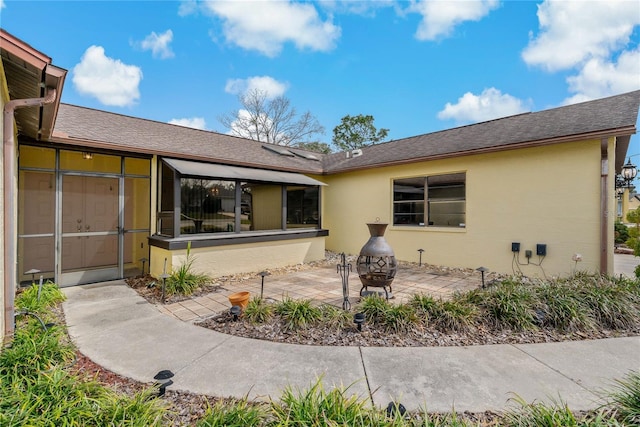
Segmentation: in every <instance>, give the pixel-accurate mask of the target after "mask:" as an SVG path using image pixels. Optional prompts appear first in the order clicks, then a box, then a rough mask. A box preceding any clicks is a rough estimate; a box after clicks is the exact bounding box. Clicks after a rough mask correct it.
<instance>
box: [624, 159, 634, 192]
mask: <svg viewBox="0 0 640 427" xmlns="http://www.w3.org/2000/svg"><path fill="white" fill-rule="evenodd" d="M621 175H622V178H624V180H625V181H626V183H627V185H628V186H631V185H630V184H631V181H633V180H634V179H635V177H636V175H638V169H636V166H635V165H634V164H633V163H631V158H628V159H627V163H625V165H624V166H622V173H621Z"/></svg>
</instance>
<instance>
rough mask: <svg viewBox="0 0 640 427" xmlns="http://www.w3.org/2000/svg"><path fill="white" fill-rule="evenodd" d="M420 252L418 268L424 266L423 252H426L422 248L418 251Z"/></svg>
mask: <svg viewBox="0 0 640 427" xmlns="http://www.w3.org/2000/svg"><path fill="white" fill-rule="evenodd" d="M418 252H420V262H419V263H418V266H419V267H421V266H422V252H424V249H422V248H420V249H418Z"/></svg>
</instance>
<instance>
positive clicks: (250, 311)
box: [243, 297, 273, 323]
mask: <svg viewBox="0 0 640 427" xmlns="http://www.w3.org/2000/svg"><path fill="white" fill-rule="evenodd" d="M243 315H244V317H245V318H246V319H247V320H248V321H250V322H252V323H264V322H266V321H267V320H269V319H270V318H271V316H272V315H273V306H272V305H271V304H269V303H267V302H266V301H265V300H264V299H262V298H259V297H253V298H251V299H250V300H249V303H248V304H247V308H245V309H244V313H243Z"/></svg>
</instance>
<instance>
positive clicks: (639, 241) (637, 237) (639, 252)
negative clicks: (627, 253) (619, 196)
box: [626, 208, 640, 256]
mask: <svg viewBox="0 0 640 427" xmlns="http://www.w3.org/2000/svg"><path fill="white" fill-rule="evenodd" d="M627 221H628V222H631V223H634V224H635V227H629V238H628V239H627V242H626V243H627V246H629V247H630V248H631V249H633V254H634V255H635V256H640V229H639V226H640V208H638V209H634V210H632V211H629V212H627Z"/></svg>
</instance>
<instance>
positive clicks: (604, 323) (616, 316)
mask: <svg viewBox="0 0 640 427" xmlns="http://www.w3.org/2000/svg"><path fill="white" fill-rule="evenodd" d="M580 292H581V298H582V300H583V301H584V304H585V305H586V306H587V307H589V309H590V310H591V311H592V312H593V316H594V319H595V320H596V321H597V322H598V324H599V325H600V326H601V327H604V328H611V329H617V328H627V327H631V326H633V325H635V324H636V323H637V322H638V321H639V320H640V305H638V303H637V298H638V296H637V295H633V294H632V293H630V292H628V290H627V289H626V288H625V287H624V286H620V285H618V284H616V283H611V282H604V283H598V284H594V285H591V286H583V287H582V289H581V290H580Z"/></svg>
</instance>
